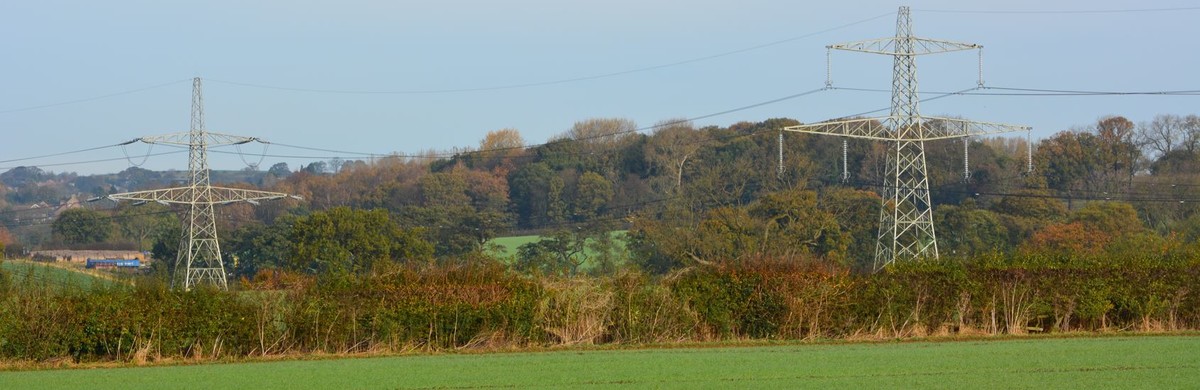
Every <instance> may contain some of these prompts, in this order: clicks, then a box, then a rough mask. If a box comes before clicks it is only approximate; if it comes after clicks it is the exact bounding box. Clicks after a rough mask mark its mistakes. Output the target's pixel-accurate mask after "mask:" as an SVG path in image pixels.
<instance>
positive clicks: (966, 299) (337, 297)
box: [0, 245, 1200, 362]
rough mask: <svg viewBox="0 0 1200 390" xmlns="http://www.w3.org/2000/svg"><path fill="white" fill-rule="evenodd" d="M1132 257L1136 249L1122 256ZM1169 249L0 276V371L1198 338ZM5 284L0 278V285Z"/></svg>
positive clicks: (1189, 293)
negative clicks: (570, 348)
mask: <svg viewBox="0 0 1200 390" xmlns="http://www.w3.org/2000/svg"><path fill="white" fill-rule="evenodd" d="M1131 248H1132V247H1131ZM1196 249H1197V248H1191V247H1186V246H1183V245H1175V246H1168V247H1163V248H1160V249H1157V250H1150V249H1147V248H1144V247H1140V248H1135V249H1130V250H1128V251H1126V252H1124V253H1123V254H1120V255H1117V254H1113V253H1110V254H1107V255H1105V256H1077V257H1072V256H1068V255H1064V254H1062V253H1057V254H1050V255H1043V254H1035V253H1025V254H1019V255H1011V256H1010V255H999V254H990V255H980V256H978V257H975V258H970V259H966V260H941V261H919V262H909V263H899V264H894V265H893V266H890V267H889V268H887V269H886V270H885V271H883V272H879V273H875V274H856V273H853V272H851V271H850V270H849V268H848V266H844V265H839V264H835V263H832V262H827V261H822V260H819V259H808V258H802V259H798V260H797V259H787V260H782V259H776V258H756V259H749V260H740V261H736V262H732V261H731V262H716V263H713V264H711V265H697V266H693V267H690V268H686V269H683V270H680V271H676V272H674V273H671V274H668V275H665V276H661V277H654V276H649V275H646V274H644V273H641V272H638V271H634V270H621V271H620V272H617V273H616V274H615V275H613V276H608V277H600V278H592V277H577V278H563V277H530V276H527V275H521V274H518V273H515V272H512V271H511V270H509V269H507V268H506V267H505V266H503V265H500V264H498V263H494V262H489V261H486V260H485V259H476V261H473V262H470V263H469V264H443V265H436V264H432V263H427V264H393V265H388V266H380V267H376V268H375V269H374V270H373V271H372V272H371V273H369V274H365V275H360V276H353V277H349V278H347V279H345V280H340V281H338V282H337V283H323V282H321V281H319V280H317V279H316V278H314V277H312V276H307V275H304V274H299V273H289V272H286V271H263V272H262V273H260V274H259V275H258V276H256V277H255V278H253V279H249V280H245V281H244V282H243V285H242V287H243V289H242V290H241V291H234V292H222V291H215V290H208V289H197V290H195V291H191V292H180V291H173V290H171V289H169V288H168V287H167V286H165V285H163V284H162V283H161V282H158V281H156V280H154V279H145V280H140V281H138V283H136V285H134V286H129V285H124V284H115V283H114V284H96V285H95V286H94V287H91V288H81V287H73V286H63V285H59V284H56V283H52V282H51V281H49V280H47V279H39V278H36V277H31V276H30V275H20V274H18V275H5V274H0V281H3V280H5V278H9V279H10V282H8V283H11V285H12V286H11V287H7V288H4V289H0V293H3V295H0V358H3V359H9V360H12V359H16V360H58V359H63V358H68V359H71V360H74V361H114V360H115V361H123V362H145V361H154V360H164V359H165V360H169V359H225V358H234V359H236V358H241V357H247V356H262V355H278V354H306V353H333V354H338V353H362V352H401V351H406V350H413V349H420V350H445V349H460V348H488V349H495V348H522V347H529V346H553V345H570V344H596V343H620V344H646V343H669V342H679V341H704V340H714V339H747V338H755V339H763V338H767V339H775V338H777V339H806V338H863V337H867V338H899V337H919V336H926V335H953V334H1006V333H1011V334H1020V333H1026V332H1066V331H1121V330H1130V331H1173V330H1184V329H1197V328H1200V291H1197V288H1196V286H1200V256H1197V255H1196V253H1197V252H1196ZM3 286H4V284H2V283H0V287H3Z"/></svg>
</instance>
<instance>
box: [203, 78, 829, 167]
mask: <svg viewBox="0 0 1200 390" xmlns="http://www.w3.org/2000/svg"><path fill="white" fill-rule="evenodd" d="M825 90H827V88H824V87H822V88H816V89H811V90H808V91H804V92H800V93H794V94H791V95H787V96H783V97H779V98H775V99H771V100H766V101H762V102H758V103H754V104H749V105H745V106H740V107H737V108H731V109H728V110H723V111H718V112H714V113H709V114H704V115H699V116H694V117H690V118H686V119H679V120H673V121H667V122H663V123H658V124H654V125H650V126H643V127H638V128H636V129H631V130H622V131H616V132H611V133H604V134H597V135H592V136H588V137H581V138H573V139H572V140H573V141H584V140H589V139H596V138H605V137H612V136H617V135H624V134H631V133H640V132H646V131H651V130H655V129H659V128H663V127H669V126H673V125H678V124H682V123H687V122H691V121H696V120H701V119H708V118H712V117H717V116H721V115H726V114H731V113H734V112H738V111H745V110H749V109H752V108H758V107H762V106H766V105H770V104H775V103H779V102H783V101H787V100H791V99H796V98H800V97H804V96H808V95H812V94H815V93H818V92H822V91H825ZM257 141H258V142H262V143H265V144H269V145H275V146H282V147H288V148H296V149H303V150H310V151H316V152H329V153H339V154H345V155H354V156H379V157H403V158H446V157H454V156H461V155H464V154H472V153H495V152H502V151H508V150H517V149H531V148H537V147H539V146H545V145H549V144H552V143H553V141H552V142H543V143H539V144H531V145H524V146H513V147H505V148H494V149H487V150H480V151H473V152H445V153H429V154H420V155H415V154H395V153H369V152H355V151H346V150H335V149H325V148H316V147H307V146H299V145H290V144H283V143H278V142H273V141H265V140H257ZM217 153H222V152H217ZM224 153H230V152H224ZM265 156H266V157H277V158H340V157H346V156H287V155H269V154H268V155H265Z"/></svg>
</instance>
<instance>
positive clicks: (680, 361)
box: [0, 336, 1200, 390]
mask: <svg viewBox="0 0 1200 390" xmlns="http://www.w3.org/2000/svg"><path fill="white" fill-rule="evenodd" d="M1196 351H1200V336H1140V337H1094V338H1024V339H1005V340H988V341H941V342H903V343H891V342H886V343H833V344H799V345H781V346H757V347H713V348H677V349H640V350H590V351H584V350H569V351H553V352H534V353H494V354H447V355H423V356H399V357H378V358H353V359H331V360H307V361H279V362H254V363H236V364H204V365H180V366H159V367H132V368H104V369H73V370H44V371H19V372H0V388H5V389H38V388H62V389H74V388H88V389H109V388H110V389H117V388H119V389H156V388H177V389H204V388H286V389H292V390H299V389H333V388H336V389H375V388H387V389H393V388H402V389H420V388H458V389H476V388H621V387H634V388H680V389H689V388H747V387H749V388H897V387H899V388H1001V387H1004V388H1186V387H1194V386H1195V385H1196V384H1197V383H1200V353H1197V352H1196Z"/></svg>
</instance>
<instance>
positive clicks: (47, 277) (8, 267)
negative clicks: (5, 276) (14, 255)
mask: <svg viewBox="0 0 1200 390" xmlns="http://www.w3.org/2000/svg"><path fill="white" fill-rule="evenodd" d="M0 267H3V268H4V270H5V271H7V272H8V273H9V275H10V276H11V277H12V279H13V280H14V281H18V280H22V279H30V280H31V281H33V282H37V283H48V284H52V285H55V286H59V287H67V286H74V287H81V288H85V289H86V288H90V287H91V286H92V285H93V284H95V283H113V281H114V280H115V279H116V277H115V276H107V277H101V276H98V274H91V273H88V272H85V271H84V270H83V269H71V268H68V267H67V266H56V265H50V264H45V263H38V262H33V261H28V260H14V259H5V260H4V261H3V262H0ZM94 272H98V271H94ZM17 284H18V285H23V283H17Z"/></svg>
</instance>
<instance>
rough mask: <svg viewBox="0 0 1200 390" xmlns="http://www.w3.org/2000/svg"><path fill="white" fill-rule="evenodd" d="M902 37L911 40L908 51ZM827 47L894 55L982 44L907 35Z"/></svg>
mask: <svg viewBox="0 0 1200 390" xmlns="http://www.w3.org/2000/svg"><path fill="white" fill-rule="evenodd" d="M902 39H905V40H908V41H909V42H912V50H911V52H909V50H908V49H905V48H904V47H903V45H900V42H901V40H902ZM827 47H828V48H830V49H834V50H845V51H857V52H863V53H874V54H886V55H896V54H909V55H925V54H937V53H946V52H952V51H963V50H975V49H982V48H983V46H982V45H976V44H974V43H963V42H954V41H944V40H940V39H928V38H917V37H909V38H898V37H890V38H879V39H869V40H865V41H857V42H847V43H839V44H836V45H829V46H827Z"/></svg>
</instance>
